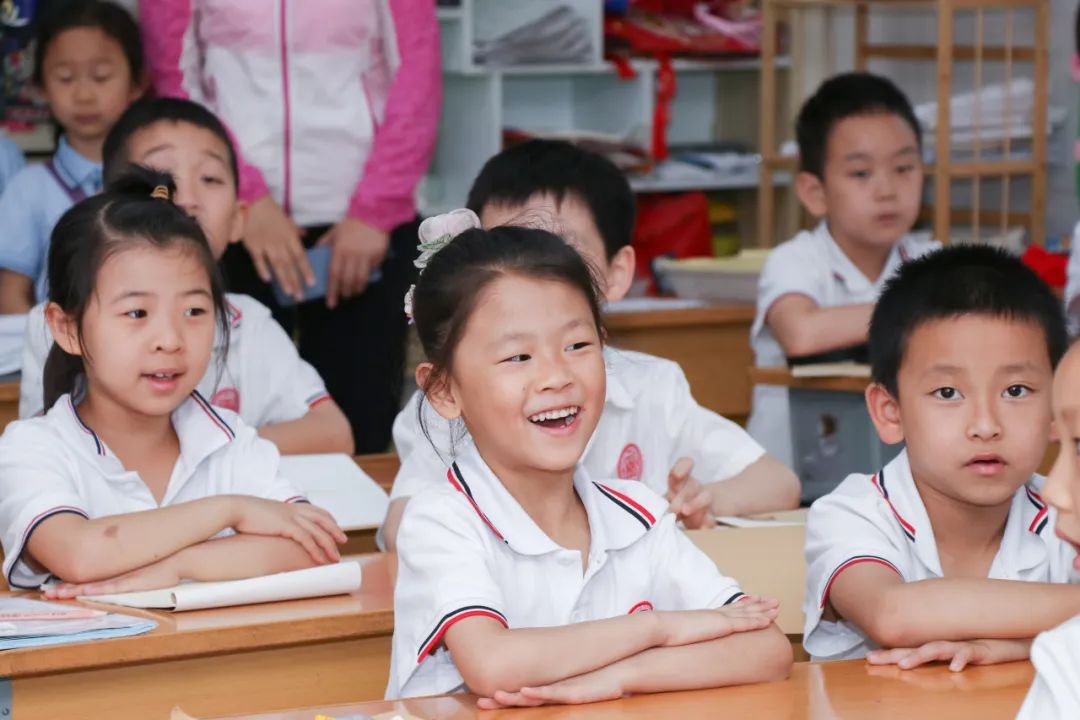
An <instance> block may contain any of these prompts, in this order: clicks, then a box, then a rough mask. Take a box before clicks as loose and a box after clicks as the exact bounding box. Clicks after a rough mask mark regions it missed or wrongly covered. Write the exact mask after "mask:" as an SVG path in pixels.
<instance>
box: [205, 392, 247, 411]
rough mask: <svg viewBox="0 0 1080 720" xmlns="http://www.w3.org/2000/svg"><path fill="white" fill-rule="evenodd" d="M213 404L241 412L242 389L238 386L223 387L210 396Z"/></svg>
mask: <svg viewBox="0 0 1080 720" xmlns="http://www.w3.org/2000/svg"><path fill="white" fill-rule="evenodd" d="M210 404H211V405H217V406H218V407H220V408H225V409H226V410H232V411H233V412H234V413H239V412H240V391H239V390H237V389H236V388H222V389H221V390H218V391H217V392H216V393H214V396H213V397H211V398H210Z"/></svg>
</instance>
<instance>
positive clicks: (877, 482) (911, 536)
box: [870, 468, 915, 542]
mask: <svg viewBox="0 0 1080 720" xmlns="http://www.w3.org/2000/svg"><path fill="white" fill-rule="evenodd" d="M870 482H871V483H873V484H874V487H875V488H877V491H878V492H879V493H881V497H882V498H884V499H885V502H886V503H888V505H889V509H890V510H892V514H893V516H894V517H895V518H896V521H897V522H898V523H900V529H901V530H903V532H904V535H906V536H907V539H908V540H910V541H911V542H915V526H914V525H912V524H911V523H909V522H908V521H907V520H905V519H904V518H903V517H902V516H901V515H900V513H899V512H898V511H897V510H896V506H895V505H893V503H892V500H890V499H889V491H888V490H887V489H886V488H885V469H884V468H882V469H881V471H879V472H878V474H877V475H871V476H870Z"/></svg>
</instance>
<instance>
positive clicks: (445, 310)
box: [413, 225, 604, 440]
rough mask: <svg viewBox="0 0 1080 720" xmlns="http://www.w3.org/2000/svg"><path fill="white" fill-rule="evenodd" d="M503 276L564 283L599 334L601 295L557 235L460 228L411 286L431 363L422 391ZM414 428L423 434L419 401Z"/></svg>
mask: <svg viewBox="0 0 1080 720" xmlns="http://www.w3.org/2000/svg"><path fill="white" fill-rule="evenodd" d="M505 275H518V276H521V277H526V278H534V279H539V280H554V281H557V282H562V283H566V284H567V285H569V286H570V287H573V288H575V289H577V290H579V291H580V292H581V294H582V295H583V296H584V297H585V299H586V301H587V302H588V304H589V310H590V311H591V312H592V318H593V321H594V322H595V323H596V329H597V333H598V334H599V335H600V336H601V337H603V336H604V329H603V327H604V326H603V320H602V319H601V317H600V300H599V298H600V297H601V293H600V289H599V286H598V285H597V282H596V276H595V275H594V272H593V271H592V270H591V269H590V268H589V266H588V264H587V263H586V262H585V259H584V258H583V257H581V255H580V254H579V253H578V252H577V251H576V250H574V248H572V247H571V246H570V245H568V244H567V243H566V242H565V241H564V240H563V239H562V238H560V237H559V236H558V235H555V234H553V233H550V232H548V231H547V230H541V229H537V228H528V227H519V226H515V225H503V226H500V227H495V228H492V229H490V230H481V229H471V230H466V231H465V232H463V233H461V234H460V235H458V236H457V237H455V238H454V239H453V240H452V241H451V242H450V243H449V244H448V245H447V246H446V247H444V248H443V249H442V250H440V251H439V252H438V253H436V254H435V255H434V256H433V257H432V258H431V260H430V262H429V263H428V265H427V267H426V268H425V269H424V270H423V272H421V274H420V277H419V279H418V280H417V282H416V287H415V288H414V290H413V321H414V322H415V323H416V334H417V336H418V337H419V338H420V345H421V346H422V347H423V349H424V355H425V356H426V357H427V360H428V362H430V363H431V364H432V366H433V371H432V373H431V375H430V376H429V378H428V381H427V383H426V387H423V388H421V390H423V391H424V392H425V393H427V392H428V391H430V390H431V389H432V388H433V387H436V386H438V384H439V383H440V382H443V381H444V379H445V378H446V377H448V376H449V374H450V372H451V370H452V367H453V358H454V351H455V350H456V349H457V346H458V343H460V342H461V338H462V335H463V334H464V332H465V326H466V324H467V322H468V320H469V317H470V316H471V315H472V313H473V310H474V309H475V308H476V303H477V300H478V299H479V297H480V295H481V294H482V293H483V291H484V289H485V288H486V287H487V286H488V285H490V284H491V283H492V282H493V281H494V280H496V279H498V278H499V277H502V276H505ZM417 413H418V416H419V420H420V426H421V428H422V429H423V431H424V434H425V435H427V436H428V439H429V440H430V439H431V438H430V435H428V431H427V427H426V423H425V422H424V417H423V403H420V404H419V405H418V409H417Z"/></svg>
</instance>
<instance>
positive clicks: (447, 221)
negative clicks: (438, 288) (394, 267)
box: [405, 208, 480, 323]
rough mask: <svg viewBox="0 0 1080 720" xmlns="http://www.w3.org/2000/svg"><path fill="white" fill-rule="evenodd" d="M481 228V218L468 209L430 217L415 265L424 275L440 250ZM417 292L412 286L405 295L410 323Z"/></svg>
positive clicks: (421, 239) (423, 232) (421, 231)
mask: <svg viewBox="0 0 1080 720" xmlns="http://www.w3.org/2000/svg"><path fill="white" fill-rule="evenodd" d="M479 227H480V218H478V217H477V216H476V213H474V212H473V211H472V210H469V209H467V208H461V209H459V210H451V211H450V212H448V213H443V214H442V215H436V216H435V217H429V218H428V219H427V220H425V221H424V222H422V223H420V232H419V235H420V244H419V245H418V246H417V247H416V249H417V250H419V251H420V257H418V258H416V260H414V261H413V265H415V266H416V267H417V269H418V270H419V271H420V273H421V274H422V273H423V272H424V268H426V267H427V266H428V263H429V262H431V258H433V257H435V255H437V254H438V252H439V251H440V250H442V249H443V248H444V247H446V246H447V245H449V244H450V241H451V240H453V239H454V238H456V237H457V236H458V235H460V234H461V233H463V232H465V231H466V230H472V229H473V228H479ZM415 291H416V285H411V286H410V287H409V291H408V292H407V293H405V315H406V317H408V318H409V322H410V323H411V322H412V319H413V295H414V294H415Z"/></svg>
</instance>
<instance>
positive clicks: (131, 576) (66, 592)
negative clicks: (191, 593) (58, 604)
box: [44, 556, 180, 600]
mask: <svg viewBox="0 0 1080 720" xmlns="http://www.w3.org/2000/svg"><path fill="white" fill-rule="evenodd" d="M174 558H175V556H173V557H168V558H165V559H164V560H159V561H158V562H156V563H152V564H150V565H147V566H146V567H141V568H139V569H138V570H132V571H131V572H128V573H124V574H123V575H118V576H117V577H114V578H110V579H108V580H99V581H97V582H90V583H81V584H75V583H62V584H60V585H55V586H53V587H50V588H48V589H46V590H45V591H44V595H45V597H46V598H47V599H49V600H70V599H71V598H74V597H79V596H80V595H114V594H116V593H127V592H139V591H142V590H160V589H161V588H169V587H173V586H174V585H178V584H179V583H180V571H179V567H178V565H177V563H176V562H175V561H174Z"/></svg>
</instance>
